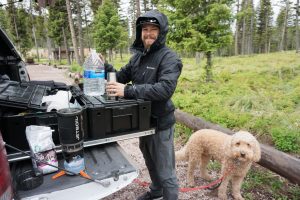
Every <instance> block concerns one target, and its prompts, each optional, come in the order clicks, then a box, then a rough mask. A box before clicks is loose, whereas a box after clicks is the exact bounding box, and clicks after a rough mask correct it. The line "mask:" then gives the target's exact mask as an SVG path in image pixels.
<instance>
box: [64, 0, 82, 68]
mask: <svg viewBox="0 0 300 200" xmlns="http://www.w3.org/2000/svg"><path fill="white" fill-rule="evenodd" d="M66 7H67V12H68V21H69V26H70V31H71V37H72V43H73V47H74V53H75V59H76V62H77V64H79V65H80V58H79V55H78V47H77V40H76V34H75V29H74V23H73V19H72V12H71V5H70V0H66Z"/></svg>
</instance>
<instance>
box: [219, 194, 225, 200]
mask: <svg viewBox="0 0 300 200" xmlns="http://www.w3.org/2000/svg"><path fill="white" fill-rule="evenodd" d="M218 198H219V199H220V200H227V195H226V193H224V194H223V193H220V192H219V193H218Z"/></svg>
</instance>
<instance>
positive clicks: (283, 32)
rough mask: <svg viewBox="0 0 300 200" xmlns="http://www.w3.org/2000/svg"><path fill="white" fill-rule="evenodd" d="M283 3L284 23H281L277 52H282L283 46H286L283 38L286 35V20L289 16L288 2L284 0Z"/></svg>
mask: <svg viewBox="0 0 300 200" xmlns="http://www.w3.org/2000/svg"><path fill="white" fill-rule="evenodd" d="M285 3H286V5H285V16H284V22H283V27H282V32H281V37H280V45H279V51H283V49H284V45H285V44H286V41H285V38H286V33H287V20H288V15H289V5H290V2H289V0H286V1H285Z"/></svg>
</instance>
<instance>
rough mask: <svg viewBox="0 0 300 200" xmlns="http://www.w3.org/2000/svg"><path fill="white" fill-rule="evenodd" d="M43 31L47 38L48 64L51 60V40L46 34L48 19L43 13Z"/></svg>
mask: <svg viewBox="0 0 300 200" xmlns="http://www.w3.org/2000/svg"><path fill="white" fill-rule="evenodd" d="M44 27H45V29H44V33H45V35H46V38H47V49H48V63H49V65H50V63H51V60H52V52H51V51H52V47H51V40H50V38H49V36H48V19H47V16H46V15H44Z"/></svg>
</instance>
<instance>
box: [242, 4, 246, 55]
mask: <svg viewBox="0 0 300 200" xmlns="http://www.w3.org/2000/svg"><path fill="white" fill-rule="evenodd" d="M246 9H247V0H244V1H243V5H242V10H243V11H245V10H246ZM242 27H243V28H242V46H241V54H242V55H244V54H245V49H246V37H245V35H246V16H245V14H244V16H243V25H242Z"/></svg>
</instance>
